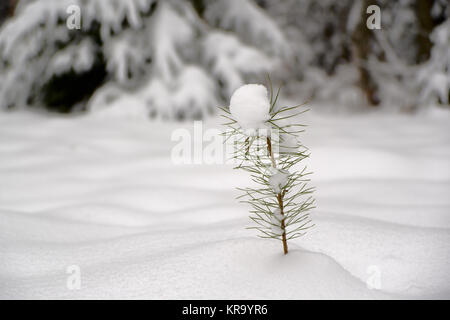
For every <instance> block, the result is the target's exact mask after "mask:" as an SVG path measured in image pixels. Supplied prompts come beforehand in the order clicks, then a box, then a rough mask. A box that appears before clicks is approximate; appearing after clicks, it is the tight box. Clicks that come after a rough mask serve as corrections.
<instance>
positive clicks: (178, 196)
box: [0, 112, 450, 299]
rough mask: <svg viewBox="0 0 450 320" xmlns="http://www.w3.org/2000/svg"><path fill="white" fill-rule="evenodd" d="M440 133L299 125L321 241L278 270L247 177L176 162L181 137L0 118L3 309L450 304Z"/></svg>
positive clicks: (311, 118)
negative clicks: (121, 304) (42, 303)
mask: <svg viewBox="0 0 450 320" xmlns="http://www.w3.org/2000/svg"><path fill="white" fill-rule="evenodd" d="M449 120H450V118H449V117H448V114H446V113H444V114H440V116H439V117H434V116H429V115H426V114H422V115H420V116H398V115H392V114H389V115H378V114H373V115H365V116H345V117H344V116H333V117H327V116H324V115H320V116H319V115H315V114H314V113H312V112H309V114H308V115H307V116H306V117H305V118H304V122H305V123H307V124H308V125H309V126H308V129H307V132H306V133H305V134H304V135H302V137H301V138H302V142H303V143H304V144H305V145H306V146H308V148H309V149H310V151H311V157H310V158H309V159H308V161H309V163H308V164H309V168H310V169H311V170H312V171H313V172H314V174H313V175H312V176H311V179H312V183H311V184H312V185H313V186H316V188H317V191H316V193H315V196H316V200H317V208H316V209H315V210H314V211H312V214H311V218H312V219H313V222H314V223H315V224H316V226H315V227H314V228H313V229H312V230H311V231H310V232H309V233H308V234H307V235H306V236H304V237H302V238H299V239H295V240H293V241H290V242H289V249H290V252H289V254H288V255H287V256H284V255H283V254H282V246H281V243H279V242H278V241H275V240H266V239H259V238H257V237H256V236H255V234H256V233H255V232H253V231H251V230H246V229H245V227H246V226H250V225H251V221H250V220H249V218H248V209H249V208H248V207H247V206H246V205H245V204H240V203H238V202H237V201H236V200H235V197H236V196H237V195H239V191H237V190H235V189H234V188H235V187H237V186H241V187H245V186H248V185H249V180H250V179H249V177H248V175H247V173H246V172H241V171H237V170H232V165H220V164H216V165H206V164H204V165H198V164H197V165H175V164H173V163H172V162H171V159H170V154H171V153H170V151H171V148H172V146H173V145H175V144H176V143H175V142H172V141H170V136H171V133H172V131H173V130H175V129H177V128H180V127H185V128H186V129H187V130H189V131H191V130H192V129H193V126H192V124H189V123H184V124H180V123H162V122H150V121H147V120H144V119H136V118H128V119H121V120H119V119H116V118H108V119H105V118H103V117H94V116H82V117H71V118H61V117H49V116H48V115H39V114H32V113H25V112H14V113H9V114H6V113H0V298H4V299H11V298H37V299H44V298H62V299H66V298H74V299H82V298H93V299H98V298H129V299H133V298H146V299H147V298H149V299H153V298H161V299H167V298H174V299H182V298H190V299H195V298H199V299H207V298H224V299H231V298H233V299H238V298H243V299H250V298H253V299H259V298H261V299H264V298H267V299H283V298H286V299H304V298H319V299H320V298H331V299H337V298H339V299H347V298H356V299H390V298H393V299H396V298H413V299H414V298H447V299H448V298H450V273H449V266H450V197H449V194H450V168H449V163H450V162H449V160H450V131H449V130H448V124H449ZM219 122H220V120H217V121H216V120H215V119H214V120H210V121H207V122H206V123H205V125H204V127H205V128H208V127H216V126H218V123H219ZM73 265H76V266H79V268H80V271H81V288H80V289H79V290H70V289H68V287H67V281H68V278H69V277H70V274H68V273H67V270H68V268H69V267H70V266H73ZM373 283H375V284H379V287H378V288H379V289H369V287H368V284H373Z"/></svg>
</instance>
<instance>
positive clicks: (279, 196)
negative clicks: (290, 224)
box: [267, 137, 288, 254]
mask: <svg viewBox="0 0 450 320" xmlns="http://www.w3.org/2000/svg"><path fill="white" fill-rule="evenodd" d="M267 151H268V152H269V156H270V161H272V167H273V168H275V169H276V168H277V163H276V161H275V156H274V154H273V152H272V141H271V140H270V138H269V137H267ZM283 198H284V193H281V192H280V193H278V194H277V200H278V207H279V208H280V214H281V216H282V217H283V218H282V219H281V230H283V234H282V235H281V240H282V242H283V252H284V254H287V253H288V245H287V240H286V225H285V222H284V220H285V218H284V205H283Z"/></svg>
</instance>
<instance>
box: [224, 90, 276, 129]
mask: <svg viewBox="0 0 450 320" xmlns="http://www.w3.org/2000/svg"><path fill="white" fill-rule="evenodd" d="M269 111H270V102H269V98H268V95H267V88H266V87H265V86H263V85H261V84H246V85H243V86H241V87H239V88H238V89H237V90H236V91H234V93H233V95H232V96H231V99H230V112H231V114H232V116H233V118H234V119H235V120H236V121H237V122H238V123H239V124H240V126H241V127H242V128H243V129H246V130H247V129H248V130H256V129H267V128H268V127H267V125H266V121H267V120H268V119H269Z"/></svg>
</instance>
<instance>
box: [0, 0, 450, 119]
mask: <svg viewBox="0 0 450 320" xmlns="http://www.w3.org/2000/svg"><path fill="white" fill-rule="evenodd" d="M372 4H376V5H378V6H379V7H380V8H381V29H380V30H369V29H368V28H367V27H366V20H367V18H368V17H369V16H370V14H368V13H367V12H366V9H367V7H368V6H369V5H372ZM70 5H77V6H79V8H80V9H81V29H79V30H77V29H75V30H69V28H68V27H67V25H66V20H67V18H68V17H69V15H70V13H68V12H67V8H68V7H69V6H70ZM449 11H450V4H449V2H448V0H400V1H389V0H376V1H372V0H370V1H369V0H361V1H351V0H341V1H331V0H320V1H317V0H282V1H279V0H163V1H162V0H129V1H123V0H1V1H0V108H3V109H15V108H25V107H27V106H33V107H43V108H46V109H48V110H51V111H57V112H64V113H66V112H80V111H85V110H91V111H95V110H102V109H105V108H113V109H112V110H115V111H114V112H118V113H119V114H120V113H122V112H123V113H127V112H131V113H133V112H137V111H136V110H145V112H146V113H147V114H148V115H149V116H151V117H157V118H162V119H177V120H182V119H197V118H202V117H204V116H205V115H208V114H213V113H214V112H215V111H216V110H217V106H218V105H224V104H226V103H227V101H228V99H229V97H230V95H231V93H232V92H233V90H235V89H236V88H237V87H238V86H240V85H242V84H244V83H249V82H264V81H265V77H266V75H267V74H270V75H271V77H272V80H273V82H274V83H276V84H281V85H282V86H283V90H284V94H285V95H288V96H293V97H295V98H296V99H297V100H300V101H305V100H308V101H311V102H312V103H318V104H319V105H322V106H327V107H326V108H329V109H331V110H332V111H335V110H341V109H342V110H350V111H353V112H355V111H359V110H367V109H371V108H378V109H382V108H384V109H387V110H393V111H402V112H413V111H415V110H420V109H423V108H426V107H427V106H429V105H431V104H433V105H440V106H441V107H444V108H448V105H449V92H450V90H449V88H450V19H449V16H450V15H449ZM323 108H325V107H323Z"/></svg>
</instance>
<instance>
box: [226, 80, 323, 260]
mask: <svg viewBox="0 0 450 320" xmlns="http://www.w3.org/2000/svg"><path fill="white" fill-rule="evenodd" d="M269 89H270V98H269V95H268V92H267V88H266V87H265V86H263V85H260V84H247V85H244V86H242V87H240V88H238V89H237V90H236V91H235V92H234V93H233V95H232V97H231V100H230V106H229V108H221V110H222V111H223V112H224V114H222V116H223V117H224V118H226V119H227V122H226V123H224V125H225V126H226V128H227V130H225V132H224V133H223V134H224V136H225V137H226V139H225V141H228V142H229V141H230V140H231V141H233V143H234V152H233V158H234V159H235V160H236V163H237V165H236V167H235V169H243V170H246V171H248V172H249V173H250V175H251V179H252V181H253V182H254V185H255V186H254V187H249V188H238V189H239V190H240V191H242V195H241V196H239V197H238V198H240V199H241V201H242V202H245V203H248V204H250V206H251V210H250V213H251V215H250V218H251V219H252V220H253V221H254V222H255V225H254V226H252V227H249V229H256V230H258V231H259V232H260V233H259V236H260V237H262V238H271V239H278V240H281V241H282V244H283V252H284V254H287V253H288V244H287V241H288V240H291V239H294V238H297V237H300V236H302V235H304V234H305V232H306V231H307V230H308V229H309V228H311V227H313V226H314V225H313V224H312V222H311V219H310V217H309V211H310V210H311V209H313V208H314V199H313V197H312V196H311V193H312V192H313V188H312V187H308V185H307V183H308V181H309V179H308V175H309V174H310V172H307V171H306V167H305V166H304V167H303V168H301V169H300V170H297V171H296V169H297V167H298V165H299V163H300V162H301V161H302V160H303V159H305V158H307V157H308V156H309V153H308V149H307V148H306V147H304V146H303V145H302V144H301V143H300V141H299V140H298V134H299V133H301V132H303V131H304V130H303V127H304V125H302V124H298V123H295V122H294V121H293V120H294V119H296V117H297V116H299V115H300V114H302V113H304V112H306V111H307V110H303V111H299V108H300V107H302V105H297V106H292V107H287V106H286V107H285V106H282V107H280V106H277V101H278V97H279V93H280V89H278V92H277V93H276V95H275V96H274V95H273V90H272V85H271V82H270V79H269ZM230 138H232V139H230Z"/></svg>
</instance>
